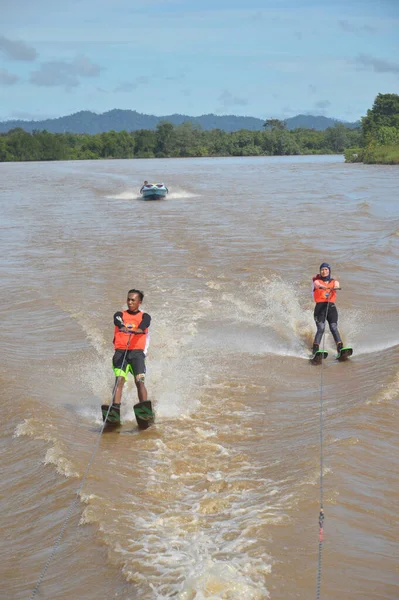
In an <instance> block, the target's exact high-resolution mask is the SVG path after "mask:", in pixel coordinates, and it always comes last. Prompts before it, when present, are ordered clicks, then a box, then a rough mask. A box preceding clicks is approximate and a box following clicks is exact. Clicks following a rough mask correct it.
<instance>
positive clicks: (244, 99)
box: [0, 0, 399, 121]
mask: <svg viewBox="0 0 399 600" xmlns="http://www.w3.org/2000/svg"><path fill="white" fill-rule="evenodd" d="M378 93H399V0H373V1H372V0H345V1H344V0H317V1H316V0H246V1H244V0H197V1H196V2H194V1H193V0H142V1H138V0H68V2H60V1H59V0H51V1H50V0H12V2H10V1H9V0H0V120H6V119H41V118H47V117H58V116H62V115H67V114H71V113H74V112H77V111H79V110H92V111H94V112H97V113H102V112H105V111H107V110H111V109H113V108H123V109H131V110H137V111H138V112H141V113H146V114H155V115H159V116H160V115H168V114H173V113H183V114H187V115H193V116H197V115H201V114H206V113H215V114H236V115H248V116H254V117H259V118H261V119H268V118H281V119H284V118H288V117H292V116H295V115H297V114H300V113H305V114H318V115H325V116H329V117H334V118H337V119H342V120H345V121H356V120H358V119H359V118H360V117H361V116H362V115H364V114H365V113H366V111H367V109H368V108H371V106H372V104H373V102H374V99H375V96H376V95H377V94H378Z"/></svg>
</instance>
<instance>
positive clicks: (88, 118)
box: [0, 108, 360, 134]
mask: <svg viewBox="0 0 399 600" xmlns="http://www.w3.org/2000/svg"><path fill="white" fill-rule="evenodd" d="M161 121H169V123H173V125H181V124H182V123H184V122H185V121H191V122H192V123H196V124H198V125H201V127H202V128H203V129H205V130H210V129H221V130H223V131H238V130H239V129H249V130H250V131H262V130H263V124H264V122H265V120H264V119H257V118H255V117H237V116H235V115H221V116H218V115H213V114H209V115H201V116H200V117H190V116H188V115H179V114H175V115H166V116H163V117H156V116H155V115H144V114H141V113H138V112H136V111H135V110H120V109H116V108H115V109H113V110H110V111H108V112H105V113H102V114H97V113H94V112H91V111H89V110H82V111H80V112H77V113H74V114H73V115H68V116H66V117H59V118H57V119H46V120H44V121H3V122H0V133H6V132H7V131H9V130H10V129H14V128H15V127H21V128H22V129H25V131H29V132H32V131H34V130H35V129H36V130H43V129H46V130H47V131H50V132H51V133H66V132H68V133H90V134H94V133H102V132H104V131H111V130H114V131H122V130H126V131H136V130H137V129H155V128H156V126H157V125H158V123H160V122H161ZM285 122H286V123H287V128H288V129H296V128H298V127H306V128H308V129H317V130H319V131H323V130H324V129H327V127H332V126H334V125H335V124H336V123H342V121H339V120H337V119H329V118H327V117H322V116H312V115H297V116H296V117H291V118H290V119H286V120H285ZM344 125H346V127H350V128H352V129H355V128H356V127H359V126H360V124H359V123H344Z"/></svg>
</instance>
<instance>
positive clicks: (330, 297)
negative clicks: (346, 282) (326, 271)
mask: <svg viewBox="0 0 399 600" xmlns="http://www.w3.org/2000/svg"><path fill="white" fill-rule="evenodd" d="M316 280H318V281H319V282H320V283H321V285H323V286H325V287H326V288H328V289H327V290H322V289H320V288H317V287H315V285H314V282H315V281H316ZM334 285H335V279H331V280H330V281H323V280H322V279H321V277H320V275H316V277H313V298H314V301H315V302H335V299H336V297H337V292H336V291H335V290H334ZM330 290H331V291H330Z"/></svg>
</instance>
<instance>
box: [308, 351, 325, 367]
mask: <svg viewBox="0 0 399 600" xmlns="http://www.w3.org/2000/svg"><path fill="white" fill-rule="evenodd" d="M327 356H328V352H325V351H323V350H317V352H315V353H314V354H313V356H312V357H311V358H310V362H311V363H312V365H320V364H321V361H322V360H323V358H327Z"/></svg>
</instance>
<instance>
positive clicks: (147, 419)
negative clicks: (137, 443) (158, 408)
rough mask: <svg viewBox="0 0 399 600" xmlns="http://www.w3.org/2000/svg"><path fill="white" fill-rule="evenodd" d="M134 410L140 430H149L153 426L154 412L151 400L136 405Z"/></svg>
mask: <svg viewBox="0 0 399 600" xmlns="http://www.w3.org/2000/svg"><path fill="white" fill-rule="evenodd" d="M133 410H134V415H135V417H136V421H137V425H138V427H139V429H148V427H149V426H150V425H152V424H153V422H154V412H153V410H152V404H151V402H150V401H149V400H145V401H144V402H139V403H138V404H135V405H134V406H133Z"/></svg>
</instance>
